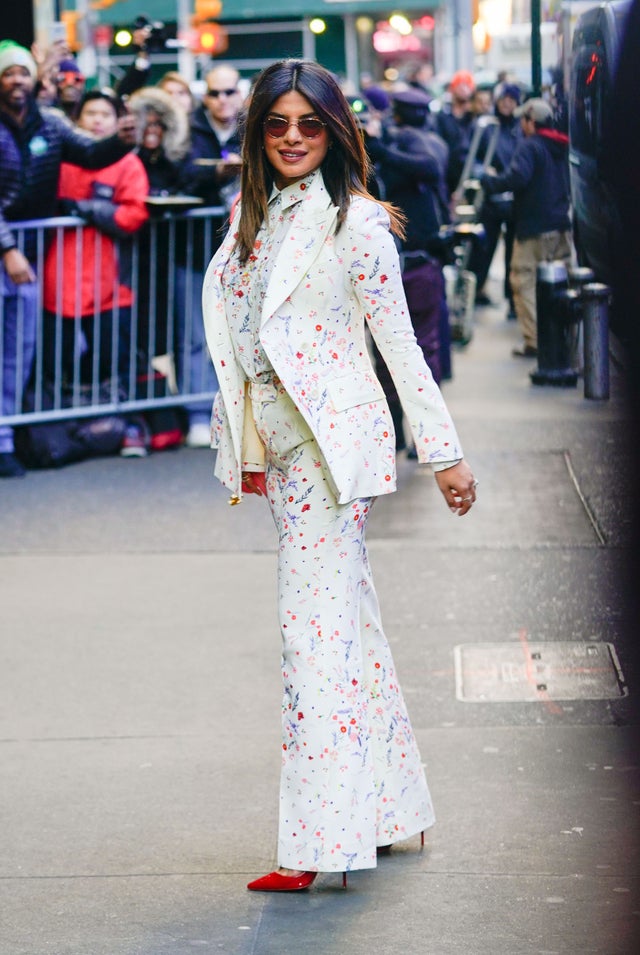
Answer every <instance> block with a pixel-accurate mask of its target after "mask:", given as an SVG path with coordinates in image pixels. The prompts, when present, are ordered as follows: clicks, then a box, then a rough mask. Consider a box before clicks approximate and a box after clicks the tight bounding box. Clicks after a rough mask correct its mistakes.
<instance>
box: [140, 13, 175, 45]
mask: <svg viewBox="0 0 640 955" xmlns="http://www.w3.org/2000/svg"><path fill="white" fill-rule="evenodd" d="M133 29H134V30H144V31H145V41H144V47H143V49H145V50H147V51H148V52H149V53H158V52H159V51H160V50H164V46H165V43H166V41H167V36H168V34H167V27H166V25H165V24H164V23H163V22H162V20H150V19H149V17H146V16H145V15H144V14H143V13H142V14H140V16H139V17H136V19H135V20H134V23H133Z"/></svg>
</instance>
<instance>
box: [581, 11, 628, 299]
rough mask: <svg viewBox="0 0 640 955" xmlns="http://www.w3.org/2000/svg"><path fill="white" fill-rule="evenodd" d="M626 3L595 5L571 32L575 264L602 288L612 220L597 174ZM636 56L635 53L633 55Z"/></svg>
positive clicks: (607, 275) (608, 273)
mask: <svg viewBox="0 0 640 955" xmlns="http://www.w3.org/2000/svg"><path fill="white" fill-rule="evenodd" d="M630 6H631V0H613V2H611V3H601V4H600V5H599V6H597V7H594V8H593V9H592V10H588V11H587V12H586V13H583V14H582V16H581V17H580V18H579V20H578V22H577V24H576V28H575V31H574V34H573V46H572V60H571V82H570V91H569V163H570V166H569V170H570V176H571V200H572V203H573V216H574V219H573V231H574V242H575V246H576V252H577V255H578V260H579V262H580V264H581V265H588V266H589V267H590V268H591V269H593V271H594V272H595V275H596V278H597V279H599V280H600V281H602V282H606V283H607V284H611V281H612V261H611V255H612V250H613V249H615V248H616V247H617V230H618V228H619V227H618V222H617V215H616V211H615V206H614V203H613V198H612V193H611V189H610V187H609V186H608V184H607V182H606V179H605V178H604V176H603V152H602V150H603V146H602V143H603V133H604V128H605V122H606V119H607V112H608V110H609V108H610V102H611V95H612V88H613V79H614V75H615V68H616V60H617V55H618V50H619V47H620V41H621V38H622V33H623V30H624V23H625V20H626V16H627V13H628V11H629V8H630ZM639 52H640V51H639Z"/></svg>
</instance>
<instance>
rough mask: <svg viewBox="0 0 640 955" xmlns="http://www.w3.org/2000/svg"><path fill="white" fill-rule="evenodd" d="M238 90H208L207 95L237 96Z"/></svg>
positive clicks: (214, 96)
mask: <svg viewBox="0 0 640 955" xmlns="http://www.w3.org/2000/svg"><path fill="white" fill-rule="evenodd" d="M237 92H238V91H237V90H207V96H213V98H214V99H217V98H218V97H219V96H235V94H236V93H237Z"/></svg>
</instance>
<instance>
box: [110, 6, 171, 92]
mask: <svg viewBox="0 0 640 955" xmlns="http://www.w3.org/2000/svg"><path fill="white" fill-rule="evenodd" d="M132 36H133V46H134V49H135V50H136V51H137V52H136V58H135V60H134V61H133V63H132V64H131V66H130V67H129V69H128V70H127V72H126V73H125V75H124V76H123V77H122V79H121V80H120V81H119V82H118V83H117V84H116V92H117V94H118V96H119V97H120V98H121V99H126V98H127V97H128V96H131V94H132V93H135V91H136V90H139V89H142V87H143V86H149V84H150V82H151V57H150V55H149V54H150V53H153V51H154V50H161V49H162V48H163V47H164V41H165V26H164V23H162V22H161V21H160V20H154V21H153V22H151V20H149V19H147V17H145V16H139V17H137V18H136V20H135V23H134V24H133V34H132Z"/></svg>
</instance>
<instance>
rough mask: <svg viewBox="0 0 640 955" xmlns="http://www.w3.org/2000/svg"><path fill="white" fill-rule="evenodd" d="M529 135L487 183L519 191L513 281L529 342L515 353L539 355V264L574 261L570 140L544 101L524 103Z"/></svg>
mask: <svg viewBox="0 0 640 955" xmlns="http://www.w3.org/2000/svg"><path fill="white" fill-rule="evenodd" d="M515 115H516V116H518V117H519V119H520V123H521V126H522V132H523V134H524V139H523V140H522V142H521V143H520V145H519V146H518V148H517V149H516V151H515V153H514V156H513V159H512V160H511V163H510V165H509V168H508V169H507V170H505V172H503V173H502V174H501V175H495V174H492V173H490V172H487V173H485V174H484V175H483V177H482V180H481V184H482V188H483V189H484V192H485V195H493V194H497V193H502V192H508V191H510V192H513V194H514V215H515V241H514V248H513V257H512V260H511V270H510V279H511V287H512V289H513V300H514V304H515V309H516V315H517V319H518V322H519V324H520V328H521V331H522V335H523V339H524V343H523V345H522V347H521V348H516V349H514V351H513V354H514V355H517V356H521V357H525V358H535V357H536V355H537V347H538V337H537V320H536V275H537V267H538V263H539V262H551V261H554V260H560V261H564V262H565V263H566V264H567V265H569V264H570V262H571V257H572V243H571V220H570V218H569V203H570V192H569V165H568V147H569V140H568V137H567V136H566V135H565V134H564V133H560V132H558V130H556V129H554V126H553V110H552V108H551V106H550V105H549V103H547V102H546V100H543V99H530V100H527V102H526V103H525V104H524V105H523V106H520V107H519V108H518V109H517V110H516V112H515Z"/></svg>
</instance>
